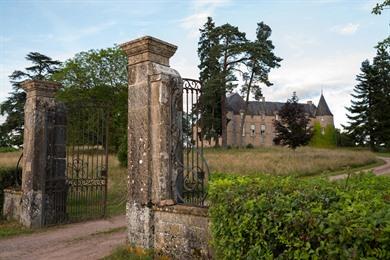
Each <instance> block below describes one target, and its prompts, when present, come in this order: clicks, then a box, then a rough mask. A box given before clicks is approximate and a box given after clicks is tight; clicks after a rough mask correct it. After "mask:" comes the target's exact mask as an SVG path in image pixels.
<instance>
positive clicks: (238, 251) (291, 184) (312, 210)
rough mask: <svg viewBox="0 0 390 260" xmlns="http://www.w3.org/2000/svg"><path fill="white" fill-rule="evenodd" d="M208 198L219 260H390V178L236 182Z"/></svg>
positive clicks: (226, 182)
mask: <svg viewBox="0 0 390 260" xmlns="http://www.w3.org/2000/svg"><path fill="white" fill-rule="evenodd" d="M209 190H210V192H209V193H210V195H209V198H210V201H211V207H210V210H209V213H210V216H211V221H212V225H211V231H212V238H213V239H212V244H213V246H214V248H215V251H216V256H217V258H218V259H275V258H277V259H361V258H371V259H389V257H390V178H387V177H375V176H373V175H362V176H355V177H351V178H349V179H348V180H343V181H339V182H330V181H327V180H324V179H305V180H302V179H296V178H292V177H287V178H286V177H272V176H262V177H256V178H251V177H230V178H220V179H216V180H215V179H214V180H212V182H211V183H210V189H209Z"/></svg>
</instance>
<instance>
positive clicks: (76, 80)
mask: <svg viewBox="0 0 390 260" xmlns="http://www.w3.org/2000/svg"><path fill="white" fill-rule="evenodd" d="M126 67H127V58H126V55H125V54H124V53H123V51H122V50H121V49H120V48H118V47H113V48H107V49H101V50H89V51H87V52H80V53H78V54H76V55H75V57H74V58H72V59H69V60H67V61H66V62H65V63H64V66H63V67H62V68H61V70H60V71H58V72H57V73H56V74H55V75H54V76H53V79H54V80H56V81H58V82H60V83H61V84H62V85H63V88H62V89H61V91H60V92H59V93H58V95H57V98H58V99H59V100H61V101H63V102H64V103H65V104H82V105H88V104H100V105H104V107H106V108H107V111H109V112H110V115H111V116H110V122H109V123H110V130H109V134H110V135H109V142H110V145H111V146H113V150H115V151H117V150H118V148H119V145H120V144H121V139H122V136H123V135H124V134H125V133H126V132H127V109H128V106H127V70H126ZM91 118H92V116H91ZM95 118H96V117H95Z"/></svg>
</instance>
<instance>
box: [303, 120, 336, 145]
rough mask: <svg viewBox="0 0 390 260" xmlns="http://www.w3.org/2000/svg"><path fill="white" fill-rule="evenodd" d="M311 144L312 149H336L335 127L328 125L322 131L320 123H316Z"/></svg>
mask: <svg viewBox="0 0 390 260" xmlns="http://www.w3.org/2000/svg"><path fill="white" fill-rule="evenodd" d="M309 144H310V146H312V147H318V148H332V147H336V144H337V135H336V129H335V128H334V126H332V125H328V126H326V127H325V128H324V129H323V130H322V127H321V125H320V123H315V124H314V127H313V136H312V137H311V140H310V143H309Z"/></svg>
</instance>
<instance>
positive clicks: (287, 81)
mask: <svg viewBox="0 0 390 260" xmlns="http://www.w3.org/2000/svg"><path fill="white" fill-rule="evenodd" d="M372 56H373V53H370V52H367V53H349V54H344V53H341V52H339V53H336V54H333V55H328V56H325V55H321V54H319V55H318V56H316V57H314V56H310V57H306V58H302V57H300V58H290V59H286V60H284V61H283V64H282V66H281V67H280V68H279V69H275V70H273V71H272V72H271V74H270V80H271V82H273V83H274V86H272V87H269V88H267V87H264V88H263V92H264V95H265V97H266V99H267V100H270V101H282V102H284V101H286V100H287V98H289V97H291V95H292V92H293V91H295V92H297V95H298V97H299V98H300V99H301V100H302V101H304V102H306V101H307V100H313V102H314V104H316V105H317V102H318V100H319V97H320V94H321V89H323V91H324V96H325V98H326V101H327V102H328V105H329V107H330V109H331V111H332V113H333V114H334V119H335V124H336V126H338V127H339V126H340V125H341V124H345V123H346V121H347V119H346V116H345V114H346V110H345V106H349V105H350V100H351V96H350V94H351V93H352V90H353V87H354V86H355V84H356V81H355V78H356V75H357V74H358V73H359V71H360V65H361V62H362V61H363V60H364V59H366V58H369V57H372Z"/></svg>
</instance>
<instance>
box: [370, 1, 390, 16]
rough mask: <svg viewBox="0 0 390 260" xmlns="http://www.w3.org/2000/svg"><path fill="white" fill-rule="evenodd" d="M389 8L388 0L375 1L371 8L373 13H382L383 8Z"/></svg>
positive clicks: (389, 2)
mask: <svg viewBox="0 0 390 260" xmlns="http://www.w3.org/2000/svg"><path fill="white" fill-rule="evenodd" d="M389 8H390V0H383V1H382V2H381V3H377V4H376V5H375V6H374V8H373V9H372V13H373V14H382V11H383V10H384V9H389Z"/></svg>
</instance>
